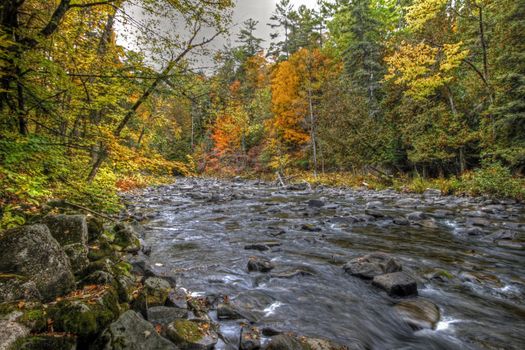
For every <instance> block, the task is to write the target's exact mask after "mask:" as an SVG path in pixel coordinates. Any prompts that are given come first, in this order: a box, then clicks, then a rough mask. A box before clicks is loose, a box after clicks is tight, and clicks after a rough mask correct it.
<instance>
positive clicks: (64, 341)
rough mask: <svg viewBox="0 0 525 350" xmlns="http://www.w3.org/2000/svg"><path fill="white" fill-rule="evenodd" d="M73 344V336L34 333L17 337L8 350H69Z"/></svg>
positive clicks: (74, 342) (74, 341) (74, 343)
mask: <svg viewBox="0 0 525 350" xmlns="http://www.w3.org/2000/svg"><path fill="white" fill-rule="evenodd" d="M75 345H76V338H75V337H73V336H51V335H35V336H27V337H24V338H21V339H18V340H17V341H16V342H15V343H14V344H13V345H12V346H11V348H10V349H9V350H71V349H72V348H74V346H75Z"/></svg>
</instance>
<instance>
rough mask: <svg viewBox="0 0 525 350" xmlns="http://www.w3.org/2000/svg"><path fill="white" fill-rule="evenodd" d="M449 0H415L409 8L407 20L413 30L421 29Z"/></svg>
mask: <svg viewBox="0 0 525 350" xmlns="http://www.w3.org/2000/svg"><path fill="white" fill-rule="evenodd" d="M447 1H448V0H415V1H414V3H413V5H412V6H410V7H409V8H408V12H407V14H406V20H407V23H408V26H409V27H410V28H411V29H413V30H421V29H422V28H423V27H424V25H425V24H426V23H427V22H428V21H430V20H432V19H434V18H436V17H437V15H438V14H439V12H441V10H442V9H443V8H444V6H445V5H446V3H447Z"/></svg>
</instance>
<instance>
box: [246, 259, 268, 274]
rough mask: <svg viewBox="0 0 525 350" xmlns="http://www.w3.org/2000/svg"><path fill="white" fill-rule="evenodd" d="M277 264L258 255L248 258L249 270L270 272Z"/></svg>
mask: <svg viewBox="0 0 525 350" xmlns="http://www.w3.org/2000/svg"><path fill="white" fill-rule="evenodd" d="M274 267H275V265H274V264H273V263H272V262H271V261H270V260H268V259H266V258H263V257H258V256H252V257H250V259H249V260H248V271H250V272H255V271H258V272H269V271H271V270H273V268H274Z"/></svg>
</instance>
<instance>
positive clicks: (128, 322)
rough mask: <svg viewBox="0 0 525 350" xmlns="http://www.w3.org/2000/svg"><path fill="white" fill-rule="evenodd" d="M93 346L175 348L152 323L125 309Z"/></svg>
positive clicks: (125, 349) (126, 349) (139, 349)
mask: <svg viewBox="0 0 525 350" xmlns="http://www.w3.org/2000/svg"><path fill="white" fill-rule="evenodd" d="M94 348H96V349H108V350H109V349H111V350H142V349H155V350H177V349H179V348H178V347H177V346H176V345H175V344H173V343H172V342H170V341H169V340H167V339H165V338H163V337H161V336H160V335H158V334H157V332H156V331H155V328H154V327H153V325H152V324H150V323H149V322H147V321H145V320H144V319H143V318H142V317H141V316H140V315H139V314H137V313H136V312H134V311H131V310H130V311H126V312H125V313H123V314H122V315H121V316H120V317H119V319H118V320H117V321H116V322H114V323H112V324H111V325H110V326H109V327H108V328H107V329H106V330H105V331H104V333H102V335H101V336H100V337H99V338H98V339H97V340H96V342H95V346H94Z"/></svg>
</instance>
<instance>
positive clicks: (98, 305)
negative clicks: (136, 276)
mask: <svg viewBox="0 0 525 350" xmlns="http://www.w3.org/2000/svg"><path fill="white" fill-rule="evenodd" d="M119 313H120V307H119V303H118V297H117V293H116V292H115V290H114V289H113V288H111V287H108V286H90V287H86V288H84V290H82V291H81V293H80V297H72V298H67V299H64V300H62V301H60V302H58V303H57V304H56V305H54V306H52V307H51V308H50V309H49V312H48V314H49V317H50V318H51V319H52V320H53V325H54V328H55V330H56V331H59V332H66V333H72V334H75V335H77V336H78V337H79V339H80V340H82V341H89V340H92V339H94V338H95V337H96V336H97V335H98V334H100V333H101V332H102V330H104V328H106V327H107V326H108V325H109V324H111V323H112V322H113V321H115V320H116V319H117V318H118V316H119Z"/></svg>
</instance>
